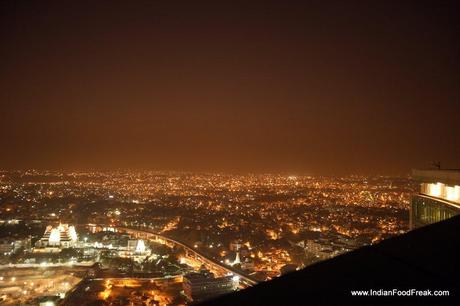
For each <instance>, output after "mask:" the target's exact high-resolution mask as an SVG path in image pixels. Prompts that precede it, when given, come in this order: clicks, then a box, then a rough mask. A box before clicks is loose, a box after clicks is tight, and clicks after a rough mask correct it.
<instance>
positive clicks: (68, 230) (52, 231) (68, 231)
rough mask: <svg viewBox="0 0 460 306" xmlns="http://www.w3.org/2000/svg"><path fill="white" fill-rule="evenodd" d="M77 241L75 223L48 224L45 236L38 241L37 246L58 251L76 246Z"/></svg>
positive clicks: (37, 247) (38, 248) (40, 248)
mask: <svg viewBox="0 0 460 306" xmlns="http://www.w3.org/2000/svg"><path fill="white" fill-rule="evenodd" d="M77 241H78V235H77V231H76V230H75V227H74V226H73V225H68V224H59V225H58V226H57V227H53V226H51V225H48V226H47V227H46V229H45V233H44V234H43V237H42V238H41V239H40V240H38V241H37V243H36V244H35V247H36V249H37V250H42V251H53V250H54V251H58V250H61V249H64V248H71V247H74V246H75V245H76V243H77Z"/></svg>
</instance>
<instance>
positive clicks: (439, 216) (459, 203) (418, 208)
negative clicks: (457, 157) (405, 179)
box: [410, 170, 460, 229]
mask: <svg viewBox="0 0 460 306" xmlns="http://www.w3.org/2000/svg"><path fill="white" fill-rule="evenodd" d="M413 177H414V179H416V180H417V181H419V182H420V193H419V194H416V195H414V196H413V197H412V204H411V213H410V223H411V228H412V229H413V228H417V227H421V226H424V225H427V224H431V223H434V222H439V221H442V220H445V219H448V218H451V217H453V216H455V215H458V214H460V170H414V171H413Z"/></svg>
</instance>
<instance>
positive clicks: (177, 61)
mask: <svg viewBox="0 0 460 306" xmlns="http://www.w3.org/2000/svg"><path fill="white" fill-rule="evenodd" d="M224 2H225V1H209V2H208V3H206V2H200V1H181V2H179V1H120V2H117V1H73V3H70V1H55V2H47V1H32V2H29V1H21V2H20V1H2V2H1V4H0V10H1V25H0V35H1V36H0V37H1V41H0V55H1V66H0V67H1V68H0V80H1V81H0V95H1V96H0V109H1V118H0V137H1V140H2V141H1V147H0V167H1V168H26V167H35V168H67V169H88V168H146V169H171V170H206V171H234V170H239V171H270V172H273V171H281V172H289V173H324V174H346V173H381V174H391V173H406V172H408V171H409V170H410V169H411V168H413V167H421V166H429V164H430V162H431V161H433V160H440V161H441V162H442V163H443V164H444V165H445V166H454V167H460V158H459V157H460V136H459V135H460V133H459V123H460V99H459V97H460V82H459V81H460V70H459V69H460V44H459V37H460V35H459V34H460V31H459V22H458V20H459V19H460V16H459V14H458V10H457V9H456V8H455V5H454V4H455V2H448V1H432V2H426V1H359V2H353V1H304V2H309V4H305V3H302V4H301V1H272V2H271V1H241V2H239V1H227V3H226V4H224ZM216 3H218V4H216Z"/></svg>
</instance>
